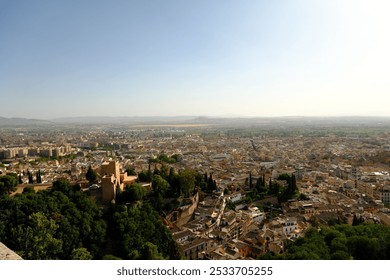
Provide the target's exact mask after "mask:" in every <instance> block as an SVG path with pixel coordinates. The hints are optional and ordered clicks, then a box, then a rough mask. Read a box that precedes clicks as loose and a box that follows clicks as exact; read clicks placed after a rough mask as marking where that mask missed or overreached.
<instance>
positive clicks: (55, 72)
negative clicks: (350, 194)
mask: <svg viewBox="0 0 390 280" xmlns="http://www.w3.org/2000/svg"><path fill="white" fill-rule="evenodd" d="M389 5H390V4H389V3H388V2H387V1H355V0H354V1H309V0H300V1H114V2H113V1H0V41H1V44H0V99H1V103H2V104H3V106H2V108H1V113H0V116H2V117H8V118H9V117H26V118H40V119H52V118H59V117H76V116H77V117H78V116H102V115H104V116H177V115H181V116H183V115H185V116H188V115H191V116H202V115H207V116H265V117H270V116H356V115H364V116H389V115H390V114H389V109H388V104H389V102H390V97H389V95H388V93H389V92H390V83H389V79H388V76H389V68H388V65H389V63H390V54H389V52H388V50H389V49H390V39H389V36H388V30H387V27H388V26H390V19H389V17H388V12H387V11H388V10H389V8H390V6H389Z"/></svg>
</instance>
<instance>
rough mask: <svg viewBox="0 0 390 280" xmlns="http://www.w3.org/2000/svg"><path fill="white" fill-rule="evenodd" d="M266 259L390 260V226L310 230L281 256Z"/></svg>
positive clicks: (265, 256)
mask: <svg viewBox="0 0 390 280" xmlns="http://www.w3.org/2000/svg"><path fill="white" fill-rule="evenodd" d="M260 258H262V259H288V260H290V259H292V260H329V259H333V260H347V259H357V260H380V259H382V260H389V259H390V228H389V227H386V226H383V225H378V224H360V225H356V226H351V225H346V224H343V225H336V226H333V227H329V228H322V229H321V230H319V231H318V230H317V229H314V228H312V229H310V230H309V231H308V232H307V233H306V235H305V237H303V238H299V239H297V240H296V241H295V242H293V243H291V244H289V245H287V247H286V252H285V253H283V254H280V255H272V254H269V253H267V254H265V255H263V256H261V257H260Z"/></svg>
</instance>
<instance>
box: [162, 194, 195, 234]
mask: <svg viewBox="0 0 390 280" xmlns="http://www.w3.org/2000/svg"><path fill="white" fill-rule="evenodd" d="M190 199H191V201H192V203H191V204H189V205H186V206H183V207H180V208H179V210H177V211H174V212H172V213H171V214H170V215H168V217H167V220H169V221H170V222H172V223H174V224H175V225H176V226H178V227H179V228H181V227H182V226H183V225H185V224H187V223H188V222H189V221H190V220H191V219H192V215H193V214H194V212H195V210H196V208H198V204H199V193H196V194H195V195H194V196H193V197H191V198H190Z"/></svg>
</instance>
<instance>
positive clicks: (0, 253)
mask: <svg viewBox="0 0 390 280" xmlns="http://www.w3.org/2000/svg"><path fill="white" fill-rule="evenodd" d="M0 260H22V258H21V257H20V256H19V255H18V254H16V253H15V252H14V251H12V250H11V249H9V248H8V247H7V246H5V245H4V244H3V243H1V242H0Z"/></svg>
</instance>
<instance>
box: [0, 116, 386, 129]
mask: <svg viewBox="0 0 390 280" xmlns="http://www.w3.org/2000/svg"><path fill="white" fill-rule="evenodd" d="M61 124H80V125H82V124H105V125H109V124H115V125H121V124H122V125H125V124H126V125H138V124H140V125H160V124H164V125H169V124H208V125H216V126H224V127H228V126H232V127H237V126H300V125H314V126H316V125H325V126H332V125H335V126H340V125H380V126H389V125H390V117H364V116H362V117H360V116H352V117H301V116H296V117H234V118H227V117H206V116H203V117H196V116H177V117H161V116H150V117H108V116H93V117H69V118H56V119H50V120H40V119H27V118H4V117H0V126H2V127H9V126H46V125H61Z"/></svg>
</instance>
